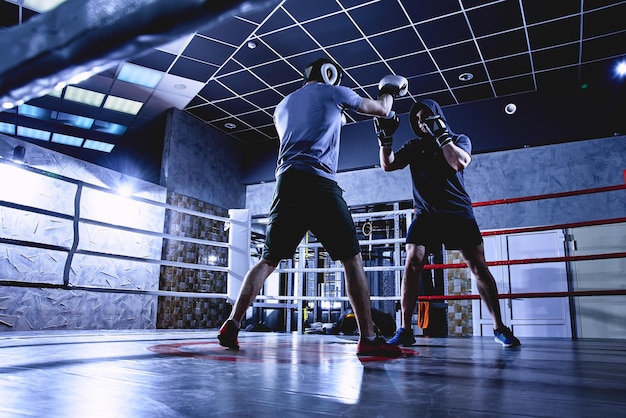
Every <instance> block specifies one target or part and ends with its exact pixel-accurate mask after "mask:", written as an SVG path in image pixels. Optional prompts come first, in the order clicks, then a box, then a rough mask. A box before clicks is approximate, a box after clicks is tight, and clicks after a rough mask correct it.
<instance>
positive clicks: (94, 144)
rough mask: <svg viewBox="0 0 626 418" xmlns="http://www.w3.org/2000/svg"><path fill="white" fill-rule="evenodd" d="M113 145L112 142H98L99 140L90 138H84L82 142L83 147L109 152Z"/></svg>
mask: <svg viewBox="0 0 626 418" xmlns="http://www.w3.org/2000/svg"><path fill="white" fill-rule="evenodd" d="M114 146H115V145H113V144H107V143H106V142H100V141H93V140H91V139H88V140H86V141H85V143H84V144H83V148H89V149H93V150H96V151H102V152H111V151H112V150H113V147H114Z"/></svg>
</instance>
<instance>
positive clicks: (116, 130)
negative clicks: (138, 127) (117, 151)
mask: <svg viewBox="0 0 626 418" xmlns="http://www.w3.org/2000/svg"><path fill="white" fill-rule="evenodd" d="M94 129H95V130H96V131H98V132H105V133H107V134H113V135H123V134H124V132H126V129H128V127H126V126H124V125H118V124H117V123H111V122H105V121H102V120H97V121H96V122H95V123H94Z"/></svg>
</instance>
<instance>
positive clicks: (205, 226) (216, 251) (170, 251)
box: [157, 191, 228, 329]
mask: <svg viewBox="0 0 626 418" xmlns="http://www.w3.org/2000/svg"><path fill="white" fill-rule="evenodd" d="M168 203H169V204H171V205H174V206H179V207H181V208H185V209H190V210H194V211H197V212H203V213H207V214H212V215H216V216H222V217H228V210H226V209H222V208H219V207H217V206H215V205H212V204H209V203H206V202H203V201H200V200H198V199H194V198H191V197H187V196H184V195H181V194H178V193H175V192H171V191H170V192H168ZM224 226H225V225H224V222H220V221H216V220H212V219H207V218H204V217H201V216H195V215H191V214H186V213H182V212H177V211H172V210H168V211H167V212H166V215H165V233H167V234H172V235H180V236H185V237H189V238H198V239H203V240H208V241H218V242H228V231H227V230H226V229H225V228H224ZM162 258H163V260H170V261H178V262H184V263H198V264H204V265H206V264H212V265H216V266H221V267H225V266H227V262H228V250H227V249H226V248H223V247H216V246H211V245H203V244H196V243H190V242H183V241H177V240H169V239H164V240H163V255H162ZM226 280H227V274H226V273H225V272H219V271H205V270H197V269H189V268H181V267H170V266H162V267H161V278H160V285H159V288H160V289H161V290H169V291H176V292H201V293H226ZM227 313H228V311H227V306H226V301H225V300H224V299H204V298H186V297H160V298H159V303H158V314H157V328H165V329H179V328H215V327H218V326H219V325H220V324H221V322H222V321H223V320H224V315H225V314H227Z"/></svg>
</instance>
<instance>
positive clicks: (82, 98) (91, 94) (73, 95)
mask: <svg viewBox="0 0 626 418" xmlns="http://www.w3.org/2000/svg"><path fill="white" fill-rule="evenodd" d="M64 97H65V99H66V100H71V101H73V102H78V103H83V104H86V105H89V106H95V107H100V105H101V104H102V101H103V100H104V94H102V93H96V92H95V91H91V90H86V89H81V88H80V87H74V86H67V87H66V88H65V96H64Z"/></svg>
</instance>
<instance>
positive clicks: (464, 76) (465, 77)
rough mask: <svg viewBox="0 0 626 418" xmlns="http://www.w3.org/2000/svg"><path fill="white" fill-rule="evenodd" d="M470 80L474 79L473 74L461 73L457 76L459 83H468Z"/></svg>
mask: <svg viewBox="0 0 626 418" xmlns="http://www.w3.org/2000/svg"><path fill="white" fill-rule="evenodd" d="M472 78H474V74H472V73H463V74H461V75H459V80H461V81H470V80H471V79H472Z"/></svg>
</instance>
